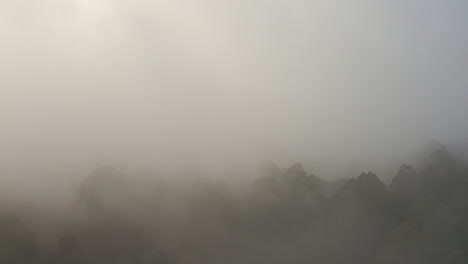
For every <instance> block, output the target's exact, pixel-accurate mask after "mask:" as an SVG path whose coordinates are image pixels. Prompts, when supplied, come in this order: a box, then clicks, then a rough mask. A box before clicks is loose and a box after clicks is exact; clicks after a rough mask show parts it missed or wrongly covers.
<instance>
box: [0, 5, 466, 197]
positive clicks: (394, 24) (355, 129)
mask: <svg viewBox="0 0 468 264" xmlns="http://www.w3.org/2000/svg"><path fill="white" fill-rule="evenodd" d="M467 10H468V7H467V4H466V3H465V2H464V1H455V0H454V1H404V2H401V1H396V2H395V1H383V2H379V3H376V2H374V1H342V2H340V3H338V2H336V3H331V2H330V1H277V0H274V1H264V0H258V1H234V2H232V1H209V0H200V1H190V0H188V1H165V0H160V1H159V0H158V1H145V0H136V1H119V0H114V1H111V0H106V1H91V0H65V1H58V0H45V1H40V2H37V1H31V0H20V1H6V0H4V1H0V35H1V43H0V57H1V60H0V70H1V72H2V77H1V78H0V121H1V123H0V126H1V131H2V132H1V134H0V145H1V148H0V154H1V158H2V161H3V162H2V166H1V176H0V181H1V186H2V188H4V189H6V190H8V191H13V190H16V191H22V192H23V193H24V192H26V193H28V192H32V191H39V192H41V193H42V194H44V195H49V194H50V193H53V192H55V191H57V192H65V193H67V192H68V190H69V189H68V186H72V185H76V183H78V182H80V181H81V179H82V178H83V175H87V174H89V173H90V171H92V169H93V168H94V167H96V164H99V163H101V162H113V163H117V164H119V166H125V167H129V168H138V169H140V170H145V171H164V172H165V171H171V170H185V169H188V170H191V169H192V168H194V170H198V169H202V168H205V169H206V168H209V169H214V168H215V167H220V168H217V169H222V168H224V167H225V166H228V167H241V166H245V167H248V166H251V165H252V164H255V163H256V162H257V161H261V160H271V161H273V162H276V163H278V164H280V165H282V166H289V165H290V164H292V163H294V162H301V163H302V164H304V166H305V167H306V168H307V169H308V170H309V171H312V172H314V173H317V174H319V175H321V176H323V177H330V178H338V177H345V176H348V175H349V174H358V173H360V172H361V171H363V170H373V171H375V172H376V173H377V174H379V175H380V176H382V177H384V178H385V177H387V176H392V175H393V174H394V173H395V168H397V166H399V164H401V163H402V162H411V161H412V160H413V158H414V155H415V154H416V152H417V150H418V149H419V148H420V147H421V146H423V145H424V144H426V143H427V142H428V141H431V140H438V141H441V142H443V143H446V142H452V141H457V142H458V141H463V140H466V135H467V132H468V125H467V123H466V120H465V119H466V113H467V106H466V105H467V98H468V89H467V88H466V86H467V84H468V77H467V75H466V69H467V68H468V67H467V66H468V65H467V61H468V60H467V58H468V48H467V47H468V38H467V34H466V28H467V27H468V19H467V18H466V12H467ZM64 190H66V191H64ZM42 194H41V195H42Z"/></svg>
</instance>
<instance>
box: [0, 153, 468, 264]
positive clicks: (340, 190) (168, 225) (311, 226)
mask: <svg viewBox="0 0 468 264" xmlns="http://www.w3.org/2000/svg"><path fill="white" fill-rule="evenodd" d="M264 167H265V170H264V172H263V175H260V176H259V177H258V178H257V179H256V180H254V181H252V183H251V184H250V185H249V186H248V187H246V188H243V189H242V190H238V189H236V188H233V187H232V186H230V185H229V184H227V183H225V182H223V181H222V180H212V179H211V180H202V179H198V180H194V181H191V182H189V183H186V184H185V185H180V184H177V187H175V186H173V185H174V184H172V183H169V182H164V181H158V180H156V179H153V180H148V179H147V180H141V181H136V180H134V178H132V177H130V176H129V175H124V174H121V173H119V172H118V171H117V170H114V169H112V168H111V167H104V166H103V167H99V168H97V169H96V170H95V171H94V172H93V173H92V174H91V175H90V176H89V177H87V178H86V179H84V181H83V182H82V183H81V185H80V186H79V188H78V193H77V195H76V196H77V199H76V204H75V205H73V206H74V209H73V210H72V211H74V214H75V215H74V216H73V217H72V218H71V219H72V220H67V221H61V222H60V223H61V224H60V226H56V228H55V229H51V231H50V232H53V233H54V234H53V235H52V234H51V235H50V236H49V237H46V238H44V235H39V234H38V229H40V228H33V226H34V225H32V224H30V223H32V222H34V221H35V219H34V218H41V219H45V221H46V222H49V223H54V221H56V219H55V220H54V219H53V218H54V216H52V215H43V214H42V215H35V214H34V213H29V214H21V213H17V212H5V213H3V215H2V216H1V217H0V263H8V264H16V263H18V264H26V263H28V264H30V263H48V264H59V263H60V264H84V263H89V264H120V263H121V264H130V263H132V264H139V263H141V264H144V263H145V264H149V263H152V264H171V263H265V264H266V263H301V264H302V263H330V264H341V263H343V264H345V263H346V264H352V263H359V264H362V263H369V264H391V263H392V264H393V263H400V264H404V263H408V264H419V263H420V264H432V263H434V264H463V263H468V166H467V164H466V163H465V161H463V159H461V158H457V157H456V155H454V154H452V153H451V152H450V151H448V150H447V149H446V148H440V149H438V150H436V151H434V152H432V153H431V154H430V155H429V157H428V158H427V162H426V164H425V165H424V167H423V168H422V169H421V170H417V169H415V168H414V167H413V166H410V165H402V166H401V167H400V168H399V170H398V172H397V173H396V175H395V176H394V177H393V179H392V180H391V183H390V184H389V185H388V186H387V185H386V184H384V183H383V182H382V181H381V180H380V179H379V178H378V177H377V176H376V175H375V174H374V173H372V172H367V173H362V174H361V175H356V177H353V178H351V177H350V178H349V179H348V178H343V179H341V180H336V181H329V180H324V179H322V178H320V177H318V176H315V175H310V174H308V173H307V172H306V171H305V170H304V168H303V167H302V165H301V164H294V165H293V166H292V167H290V168H288V169H281V168H279V167H277V166H275V165H274V164H267V165H265V166H264ZM351 176H353V175H351ZM28 223H29V224H28ZM51 225H53V224H51ZM43 233H44V230H42V232H41V234H43Z"/></svg>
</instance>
